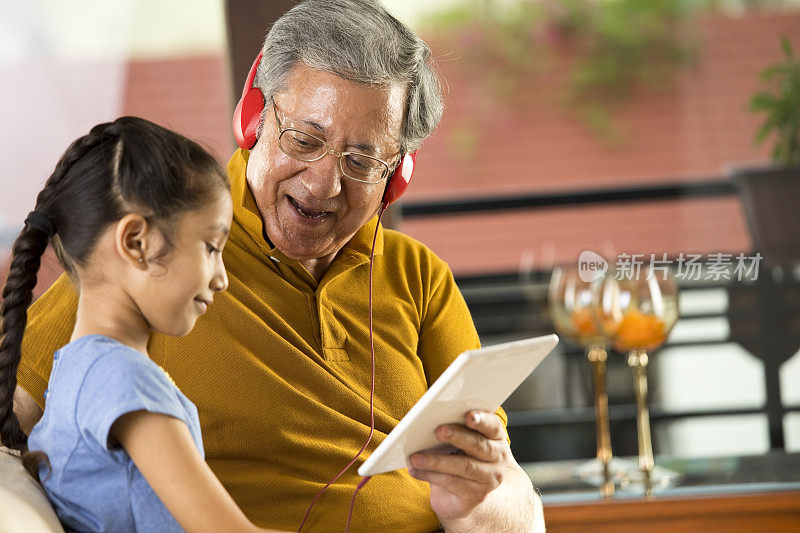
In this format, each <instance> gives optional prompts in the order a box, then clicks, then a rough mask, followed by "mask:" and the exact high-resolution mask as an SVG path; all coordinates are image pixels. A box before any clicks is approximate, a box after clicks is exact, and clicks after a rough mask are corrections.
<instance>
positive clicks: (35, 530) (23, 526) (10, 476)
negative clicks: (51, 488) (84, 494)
mask: <svg viewBox="0 0 800 533" xmlns="http://www.w3.org/2000/svg"><path fill="white" fill-rule="evenodd" d="M63 531H64V528H63V527H61V524H60V523H59V521H58V517H57V516H56V513H55V511H54V510H53V507H52V506H51V505H50V502H49V501H48V500H47V495H45V493H44V490H42V487H41V485H39V484H38V483H37V482H36V480H35V479H33V477H32V476H31V475H30V474H28V472H27V471H26V470H25V468H24V467H23V466H22V461H21V460H20V458H19V453H18V452H17V451H16V450H10V449H8V448H6V447H4V446H0V533H52V532H58V533H63Z"/></svg>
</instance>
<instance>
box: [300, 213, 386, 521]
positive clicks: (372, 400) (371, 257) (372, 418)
mask: <svg viewBox="0 0 800 533" xmlns="http://www.w3.org/2000/svg"><path fill="white" fill-rule="evenodd" d="M387 207H388V204H387V203H383V202H382V203H381V208H380V211H378V222H377V224H375V234H374V235H373V236H372V249H371V250H370V253H369V351H370V355H371V356H372V382H371V384H370V387H369V436H368V437H367V442H365V443H364V446H362V447H361V449H360V450H359V451H358V453H357V454H356V456H355V457H353V459H352V460H351V461H350V462H349V463H347V466H345V467H344V468H343V469H342V471H341V472H339V473H338V474H336V476H334V477H333V479H331V480H330V481H328V483H327V484H326V485H325V486H324V487H322V489H321V490H320V491H319V492H318V493H317V495H316V496H314V499H313V500H312V501H311V505H309V506H308V510H307V511H306V515H305V516H304V517H303V521H302V522H301V523H300V527H299V528H298V529H297V531H298V533H300V531H302V530H303V526H304V525H305V523H306V520H308V515H309V514H311V508H312V507H314V504H315V503H317V500H318V499H319V497H320V496H322V493H323V492H325V491H326V490H328V487H330V486H331V485H332V484H333V483H334V482H335V481H336V480H337V479H339V478H340V477H341V476H342V474H344V473H345V472H346V471H347V469H348V468H350V467H351V466H353V463H355V462H356V460H357V459H358V458H359V457H360V456H361V454H362V453H363V452H364V450H366V449H367V446H369V443H370V441H371V440H372V434H373V433H374V432H375V408H374V404H375V342H374V340H373V337H372V271H373V267H374V261H375V243H376V242H377V241H378V229H380V227H381V217H383V213H384V211H386V208H387ZM370 479H371V476H367V477H365V478H363V479H362V480H361V481H360V482H359V484H358V486H357V487H356V490H355V492H353V498H352V499H351V500H350V512H349V513H348V514H347V526H346V529H345V532H347V531H350V518H351V517H352V515H353V505H354V504H355V501H356V494H358V491H359V490H361V487H363V486H364V485H366V484H367V482H368V481H369V480H370Z"/></svg>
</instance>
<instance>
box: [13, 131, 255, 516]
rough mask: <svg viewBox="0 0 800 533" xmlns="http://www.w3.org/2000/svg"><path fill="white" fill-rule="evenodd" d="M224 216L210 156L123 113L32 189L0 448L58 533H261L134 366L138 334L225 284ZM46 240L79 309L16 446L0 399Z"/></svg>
mask: <svg viewBox="0 0 800 533" xmlns="http://www.w3.org/2000/svg"><path fill="white" fill-rule="evenodd" d="M231 216H232V204H231V197H230V192H229V186H228V181H227V178H226V176H225V174H224V172H223V171H222V169H221V168H220V167H219V165H218V164H217V163H216V161H214V159H213V158H212V157H211V156H210V155H209V154H208V153H206V152H205V151H204V150H203V149H202V148H201V147H200V146H199V145H198V144H196V143H194V142H192V141H190V140H188V139H186V138H184V137H182V136H180V135H178V134H176V133H174V132H172V131H169V130H166V129H164V128H162V127H160V126H157V125H156V124H153V123H151V122H148V121H146V120H143V119H139V118H133V117H124V118H120V119H117V120H116V121H114V122H111V123H106V124H100V125H98V126H95V127H94V128H92V130H91V132H89V134H87V135H85V136H84V137H81V138H80V139H78V140H77V141H75V142H74V143H73V144H72V145H71V146H70V147H69V148H68V149H67V151H66V152H65V153H64V155H63V156H62V157H61V160H60V161H59V162H58V165H57V166H56V169H55V171H54V172H53V174H52V175H51V176H50V178H49V179H48V181H47V183H46V185H45V187H44V189H43V190H42V191H41V192H40V193H39V196H38V198H37V200H36V208H35V209H34V210H33V211H32V212H31V213H30V215H29V216H28V218H27V219H26V221H25V228H24V229H23V230H22V233H20V235H19V237H18V238H17V240H16V242H15V243H14V247H13V250H12V259H11V270H10V272H9V274H8V280H7V282H6V286H5V289H4V290H3V305H2V309H1V310H0V315H1V316H2V341H0V440H2V442H3V443H4V444H5V445H6V446H8V447H10V448H14V449H17V450H21V451H22V452H23V458H24V461H25V463H26V466H28V467H29V470H30V471H31V472H32V473H33V474H34V475H35V476H37V477H39V476H41V479H42V484H43V486H44V488H45V491H46V492H47V495H48V496H49V498H50V500H51V502H52V503H53V505H54V506H55V509H56V512H57V513H58V516H59V518H60V519H61V521H62V522H63V523H64V525H65V526H66V527H67V528H68V529H75V530H80V531H134V530H140V531H173V530H176V531H180V530H181V528H183V529H185V530H187V531H263V530H260V529H259V528H256V527H255V526H254V525H253V524H251V523H250V522H249V521H248V520H247V518H246V517H245V516H244V514H243V513H242V512H241V510H240V509H239V508H238V507H237V506H236V504H235V503H234V501H233V499H232V498H231V497H230V496H229V495H228V493H227V492H226V491H225V489H224V488H223V487H222V485H221V483H220V482H219V480H218V479H217V478H216V477H215V476H214V474H213V473H212V471H211V469H210V468H209V467H208V465H207V464H206V463H205V461H204V460H203V443H202V440H201V436H200V424H199V420H198V417H197V409H196V408H195V406H194V404H193V403H192V402H190V401H189V400H188V399H187V398H186V397H185V396H184V395H183V394H182V393H181V392H180V390H178V388H177V387H176V386H175V384H174V382H172V380H171V378H170V377H169V376H168V375H167V374H166V373H165V372H164V371H163V370H162V369H161V368H160V367H159V366H158V365H156V364H155V363H154V362H153V361H151V360H150V359H149V358H148V356H147V342H148V338H149V336H150V333H151V331H156V332H160V333H165V334H168V335H176V336H180V335H185V334H187V333H188V332H189V331H190V330H191V329H192V327H193V326H194V323H195V321H196V320H197V319H198V318H199V317H200V315H202V314H203V313H204V312H205V311H206V309H207V307H208V306H209V305H210V304H211V301H212V300H213V298H214V295H215V294H216V293H217V292H219V291H222V290H225V288H226V287H227V285H228V279H227V276H226V274H225V268H224V265H223V264H222V257H221V250H222V248H223V246H224V245H225V242H226V240H227V236H228V232H229V230H230V224H231ZM48 242H51V243H52V244H53V247H54V249H55V250H56V254H57V255H58V257H59V260H60V261H61V263H62V265H63V266H64V268H65V269H66V270H67V272H68V273H69V274H70V277H71V278H72V279H73V280H74V282H75V284H76V288H77V289H78V290H79V297H80V299H79V304H78V311H77V315H76V323H75V329H74V331H73V333H72V338H71V339H70V343H69V344H67V345H66V346H64V347H63V348H61V349H60V350H58V351H57V352H56V353H55V355H54V356H53V369H52V372H51V374H50V382H49V388H48V390H47V392H46V393H45V397H46V398H47V404H46V407H45V410H44V415H43V416H42V419H41V420H40V421H39V423H38V424H37V425H36V427H34V429H33V431H32V432H31V434H30V438H26V436H25V434H24V433H23V432H22V430H21V428H20V425H19V422H18V420H17V417H16V415H15V414H14V412H13V403H12V399H13V393H14V389H15V387H16V371H17V366H18V364H19V360H20V346H21V344H22V336H23V332H24V331H25V323H26V320H27V314H26V312H27V307H28V305H29V304H30V302H31V299H32V291H33V288H34V286H35V285H36V275H37V271H38V269H39V265H40V261H41V256H42V254H43V253H44V251H45V249H46V247H47V244H48ZM28 448H30V450H31V452H27V451H26V450H27V449H28Z"/></svg>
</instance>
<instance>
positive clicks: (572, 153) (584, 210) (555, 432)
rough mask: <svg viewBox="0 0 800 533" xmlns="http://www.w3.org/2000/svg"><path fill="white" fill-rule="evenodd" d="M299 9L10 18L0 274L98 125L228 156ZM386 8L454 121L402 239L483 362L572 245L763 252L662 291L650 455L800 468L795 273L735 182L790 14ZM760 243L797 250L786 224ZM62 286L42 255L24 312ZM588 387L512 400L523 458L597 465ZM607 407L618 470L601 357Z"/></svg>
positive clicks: (742, 8)
mask: <svg viewBox="0 0 800 533" xmlns="http://www.w3.org/2000/svg"><path fill="white" fill-rule="evenodd" d="M293 4H294V2H291V1H273V2H266V1H262V2H258V1H245V0H229V1H227V2H224V1H223V0H192V1H189V0H170V1H169V2H163V1H156V0H117V1H115V2H104V1H90V0H24V1H23V0H2V2H0V76H1V77H2V80H3V82H2V84H0V116H2V122H0V160H1V161H2V163H3V173H2V179H0V247H2V249H3V256H4V257H7V254H8V249H9V247H10V245H11V243H12V242H13V239H14V238H15V236H16V234H17V233H18V232H19V230H20V228H21V226H22V221H23V219H24V217H25V215H26V213H27V212H28V211H29V210H30V209H31V206H33V204H34V201H35V195H36V193H37V192H38V191H39V189H40V188H41V186H42V185H43V183H44V181H45V180H46V178H47V176H48V175H49V173H50V172H51V171H52V169H53V167H54V165H55V163H56V161H57V159H58V157H59V156H60V154H61V153H62V152H63V150H64V149H65V148H66V146H67V145H68V144H69V143H70V142H71V141H72V140H74V139H75V138H76V137H78V136H80V135H82V134H84V133H85V132H87V131H88V130H89V128H90V127H91V126H92V125H94V124H95V123H98V122H102V121H107V120H112V119H114V118H115V117H117V116H120V115H138V116H142V117H145V118H148V119H150V120H153V121H156V122H158V123H160V124H163V125H165V126H168V127H170V128H173V129H175V130H177V131H179V132H181V133H183V134H185V135H188V136H190V137H192V138H195V139H197V140H199V141H200V142H202V143H203V144H204V145H205V146H206V147H208V148H209V149H210V150H211V151H212V152H213V153H214V154H216V156H217V157H218V158H219V159H220V160H221V161H222V162H225V161H227V159H228V158H229V157H230V155H231V154H232V153H233V149H234V141H233V138H232V134H231V127H230V123H231V113H232V109H233V107H234V105H235V101H236V100H237V99H238V96H239V94H240V92H241V86H242V84H243V81H244V78H245V74H246V71H247V69H248V68H249V66H250V64H251V62H252V60H253V58H254V57H255V55H256V54H257V52H258V48H259V47H260V42H261V41H262V40H263V37H264V35H265V34H266V29H267V28H268V26H269V24H270V23H271V22H272V21H273V20H275V19H276V18H277V17H279V16H280V15H281V14H282V13H283V12H285V10H287V9H288V8H290V7H291V6H292V5H293ZM384 4H385V5H386V6H387V7H388V8H389V9H390V10H392V11H393V12H394V13H395V14H396V15H397V16H398V17H399V18H400V19H401V20H403V21H405V22H406V23H408V24H410V25H411V26H412V27H413V28H415V29H416V30H417V31H418V32H419V33H420V35H421V36H422V37H423V38H424V39H425V40H426V41H427V42H428V43H429V44H430V46H431V48H432V50H433V56H434V58H435V60H436V62H437V64H438V69H439V71H440V73H441V75H442V77H443V80H444V82H445V85H444V91H445V101H446V106H447V108H446V112H445V115H444V119H443V121H442V123H441V125H440V127H439V129H438V130H437V131H436V133H435V134H434V135H433V137H432V138H430V139H429V140H428V141H427V142H426V144H425V145H424V147H423V149H422V150H421V151H420V153H419V158H418V167H417V171H416V174H415V179H414V185H413V187H411V189H410V190H409V192H408V193H407V194H406V196H405V197H404V201H403V203H402V205H400V206H396V207H393V210H394V213H393V215H394V224H396V225H397V227H399V229H400V230H401V231H404V232H406V233H408V234H409V235H411V236H413V237H415V238H417V239H419V240H421V241H422V242H424V243H426V244H427V245H428V246H430V247H431V248H432V249H433V250H434V251H435V252H436V253H437V254H438V255H439V256H441V257H442V258H444V259H445V260H446V261H447V262H448V263H449V264H450V266H451V268H452V269H453V271H454V273H455V275H456V277H457V279H458V281H459V285H460V287H461V288H462V291H463V292H464V295H465V297H466V299H467V301H468V304H469V305H470V309H471V311H472V313H473V317H474V318H475V321H476V324H477V326H478V330H479V332H480V334H481V338H482V341H483V343H484V344H493V343H496V342H500V341H505V340H511V339H516V338H523V337H529V336H533V335H537V334H543V333H548V332H552V331H553V324H552V322H551V320H550V315H549V313H548V301H547V290H548V284H549V282H550V276H551V272H552V271H553V269H554V268H555V267H563V266H569V265H575V264H577V259H578V256H579V254H580V253H581V252H582V251H584V250H594V251H595V252H597V253H599V254H601V255H603V256H604V257H606V258H609V260H610V261H613V258H615V257H617V256H619V255H620V254H644V256H645V257H649V255H650V254H656V255H657V257H667V258H669V259H670V260H673V261H674V260H676V258H678V257H681V254H684V255H685V254H698V255H701V256H702V258H703V261H704V262H705V267H704V268H705V270H704V272H707V271H708V270H709V262H710V259H709V258H710V257H711V256H713V255H714V254H732V255H733V256H736V255H737V254H742V253H743V254H746V255H748V256H751V255H753V254H755V253H756V252H761V253H762V254H763V256H764V258H765V262H764V263H762V264H761V270H760V272H759V273H758V276H757V279H755V278H752V279H749V280H738V279H736V277H735V276H731V275H730V272H729V273H728V274H729V275H728V276H727V277H726V276H720V275H717V276H713V275H704V276H701V278H700V279H695V280H679V281H678V285H679V288H680V297H679V301H680V316H679V318H678V321H677V324H676V326H675V328H674V330H673V331H672V333H671V335H670V336H669V338H668V340H667V342H666V345H665V346H664V347H663V348H662V349H661V350H659V351H657V352H654V353H652V354H651V355H652V357H651V362H650V369H649V372H650V405H651V418H652V424H653V440H654V448H655V453H656V455H657V462H658V461H659V457H664V458H671V459H670V460H673V461H676V460H677V461H686V460H691V459H693V458H715V457H716V458H725V457H743V456H766V455H770V454H776V453H777V454H785V453H787V452H788V453H791V452H797V451H800V356H798V348H800V318H799V317H800V284H799V282H798V280H800V275H799V273H798V269H797V261H796V259H798V258H800V255H792V254H793V253H796V252H791V253H790V252H787V254H788V255H787V257H788V258H789V259H788V260H787V259H785V258H784V256H783V255H781V256H780V258H781V259H780V260H778V256H777V255H774V252H769V251H768V250H766V248H765V246H766V245H765V244H763V243H762V242H761V241H759V240H754V238H753V229H752V227H751V226H750V225H749V222H748V217H749V216H750V215H746V213H745V210H744V208H743V206H744V205H745V204H746V203H747V200H743V198H744V196H743V192H742V190H741V189H740V187H738V186H737V183H738V182H737V181H735V180H733V179H732V176H733V175H734V174H736V172H737V169H741V168H745V167H747V168H752V167H759V166H766V165H769V164H770V156H771V152H772V144H771V137H769V136H768V137H767V139H766V141H765V142H764V143H763V144H761V145H757V144H754V142H753V140H754V136H755V134H756V132H757V130H758V129H759V127H760V126H761V124H762V123H763V121H764V118H765V116H764V114H763V113H761V114H759V113H756V112H754V110H753V109H752V107H753V106H754V105H755V106H757V104H753V103H752V98H753V95H754V94H756V93H757V92H758V91H759V90H761V89H763V87H764V83H765V82H764V81H763V80H762V79H761V78H760V73H761V72H762V71H763V70H764V69H765V68H767V67H768V66H770V65H773V64H776V63H779V62H781V61H782V60H783V58H785V56H784V51H783V49H782V44H781V38H782V37H783V36H785V37H786V39H787V41H788V43H789V44H790V45H791V46H793V48H794V50H795V51H796V52H795V53H797V51H798V50H800V4H799V3H798V2H796V1H778V0H772V1H767V0H761V1H757V0H749V1H746V0H739V1H735V0H694V1H689V0H683V1H678V0H673V1H667V0H605V1H603V0H568V1H549V0H540V1H533V0H529V1H522V0H448V1H438V2H430V1H422V0H413V1H412V0H385V1H384ZM795 102H796V101H795ZM794 132H795V135H797V129H795V130H794ZM796 182H797V183H800V176H797V179H796ZM794 190H797V186H796V185H795V189H794ZM784 196H785V195H784ZM776 216H777V215H776ZM781 216H783V215H781ZM770 232H771V233H770V234H771V235H772V234H782V235H785V236H788V237H789V238H791V236H792V235H795V236H796V235H798V234H800V227H798V224H797V218H796V216H795V218H794V220H792V219H790V218H788V219H786V218H781V219H779V224H778V226H777V229H772V230H770ZM795 241H796V239H795ZM778 246H779V247H780V246H783V245H780V244H779V245H778ZM779 249H780V250H783V249H781V248H779ZM771 253H772V254H773V255H770V254H771ZM664 254H666V256H664ZM772 259H775V260H774V261H773V260H772ZM6 262H7V261H6ZM711 262H713V261H711ZM5 268H7V266H6V267H5ZM59 272H60V270H59V268H58V266H57V262H55V261H54V260H53V258H52V257H50V259H49V260H48V261H47V262H46V264H45V267H44V269H43V271H42V275H41V279H40V284H39V287H38V288H37V291H38V293H41V292H43V290H45V289H46V287H47V286H49V284H50V283H52V281H53V280H54V279H55V278H56V277H57V276H58V274H59ZM591 379H592V378H591V371H590V366H589V364H588V362H587V361H586V357H585V355H584V353H583V349H582V348H581V347H580V346H578V345H577V344H571V343H569V342H564V343H562V344H561V346H560V347H559V350H558V352H557V353H554V354H553V355H552V356H550V357H549V358H548V359H547V360H546V361H545V362H544V363H543V364H542V366H541V368H539V369H537V370H536V372H535V373H534V374H533V375H532V376H531V377H530V378H529V379H528V380H527V381H526V382H525V383H524V384H523V386H522V387H521V388H520V389H519V390H518V391H517V392H516V393H515V394H514V395H513V396H512V397H511V398H510V399H509V400H508V402H507V403H506V404H505V407H506V409H507V411H508V412H509V431H510V433H511V438H512V447H513V449H514V453H515V455H516V457H517V459H518V460H519V461H521V462H524V463H526V464H527V463H531V464H538V463H541V462H543V461H581V460H585V459H590V458H592V457H594V456H595V453H596V449H595V429H594V411H593V408H592V380H591ZM608 392H609V402H610V420H611V442H612V447H613V450H614V453H615V454H617V455H623V456H634V455H636V453H637V440H636V410H635V407H634V393H633V387H632V381H631V374H630V370H629V369H628V368H627V365H626V363H625V358H624V357H622V355H621V354H618V353H616V352H614V351H613V350H612V351H611V352H610V353H609V360H608ZM790 470H793V471H794V473H795V475H796V474H797V473H798V469H797V468H793V469H790Z"/></svg>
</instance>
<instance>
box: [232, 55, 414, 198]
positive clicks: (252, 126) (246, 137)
mask: <svg viewBox="0 0 800 533" xmlns="http://www.w3.org/2000/svg"><path fill="white" fill-rule="evenodd" d="M263 54H264V53H263V52H259V54H258V57H256V60H255V61H254V62H253V66H252V67H250V72H249V73H248V74H247V81H246V82H245V84H244V89H243V90H242V98H241V99H240V100H239V103H238V104H236V110H235V111H234V112H233V136H234V137H236V143H237V144H238V145H239V147H240V148H242V149H243V150H250V149H251V148H252V147H253V146H255V144H256V140H258V128H259V126H260V125H261V115H262V114H263V111H264V94H263V93H262V92H261V89H259V88H257V87H253V80H254V79H255V77H256V70H257V69H258V64H259V63H261V56H262V55H263ZM416 159H417V152H411V153H407V154H405V155H404V156H403V159H402V160H401V161H400V164H399V165H397V168H395V170H394V172H393V173H392V175H391V176H389V180H388V182H387V183H386V189H385V190H384V192H383V199H382V200H381V203H382V204H383V208H384V209H385V208H386V207H388V206H389V205H390V204H393V203H394V202H396V201H397V200H398V199H399V198H400V197H401V196H402V195H403V193H404V192H406V189H408V186H409V185H410V184H411V175H412V174H413V173H414V163H415V162H416Z"/></svg>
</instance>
